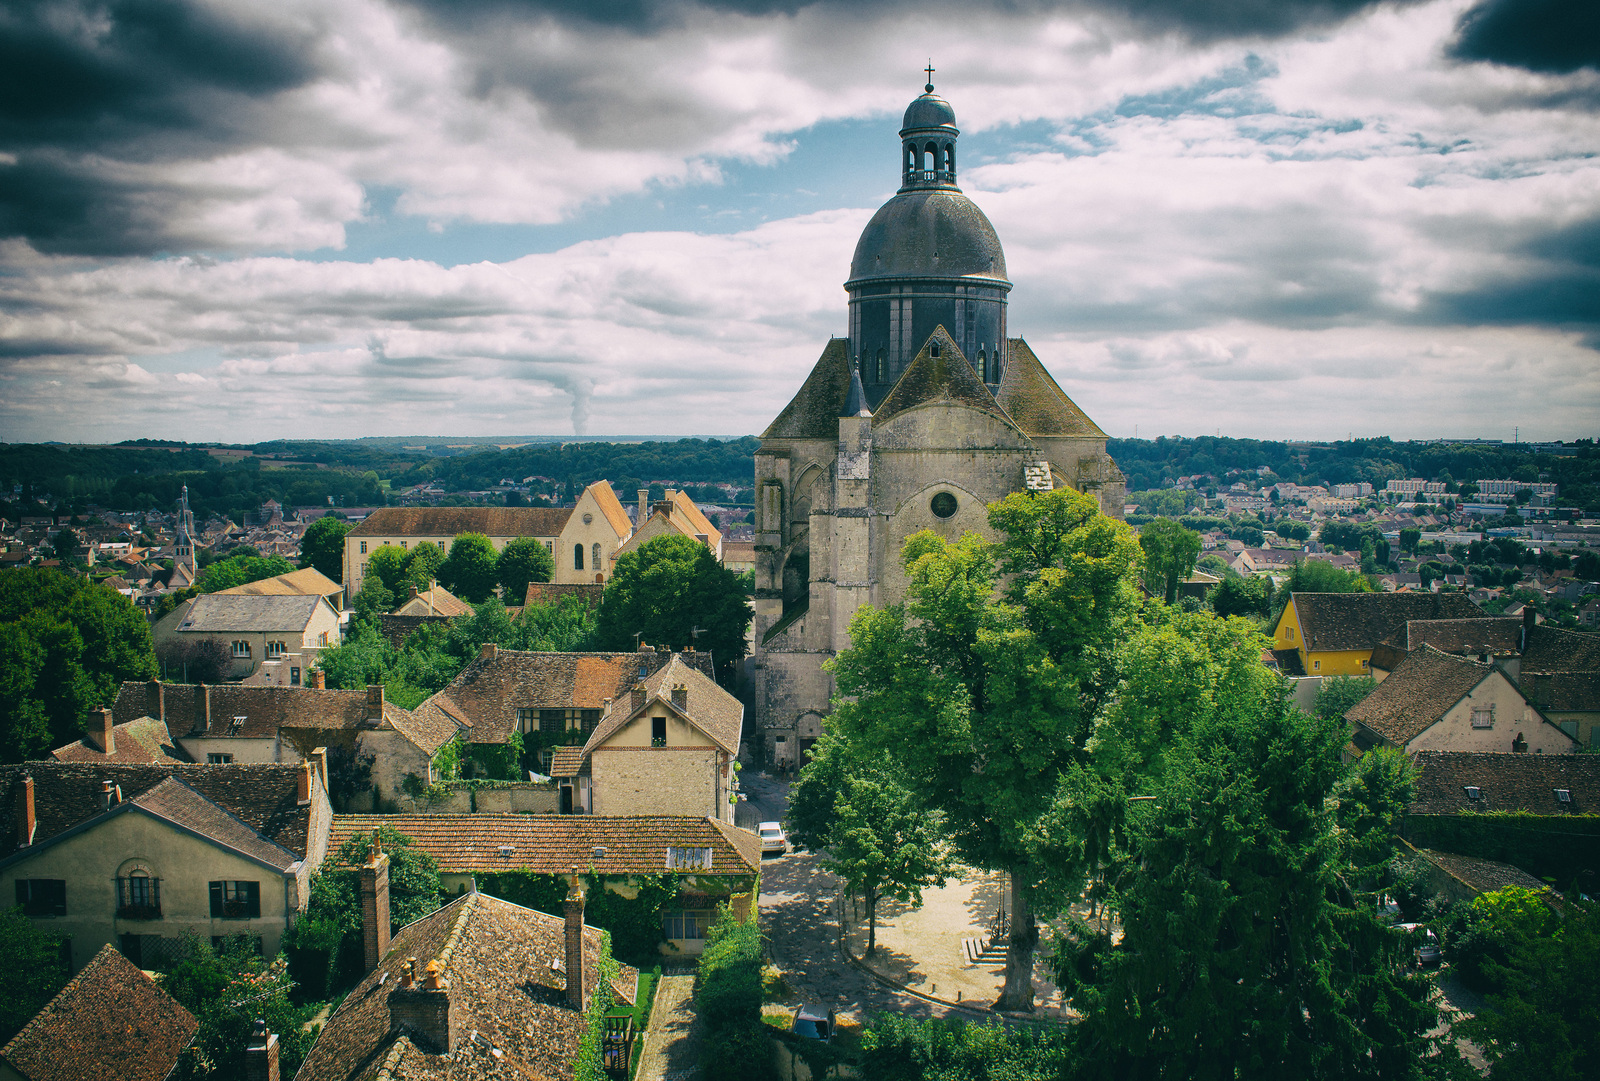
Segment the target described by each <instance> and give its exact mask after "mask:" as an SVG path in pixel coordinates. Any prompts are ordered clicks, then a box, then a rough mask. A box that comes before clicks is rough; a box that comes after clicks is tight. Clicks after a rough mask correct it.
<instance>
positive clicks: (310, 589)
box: [217, 567, 344, 611]
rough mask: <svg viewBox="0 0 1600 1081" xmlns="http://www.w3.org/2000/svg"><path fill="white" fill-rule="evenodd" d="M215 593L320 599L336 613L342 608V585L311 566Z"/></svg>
mask: <svg viewBox="0 0 1600 1081" xmlns="http://www.w3.org/2000/svg"><path fill="white" fill-rule="evenodd" d="M217 594H218V595H219V596H239V597H309V596H316V597H324V598H326V599H327V601H328V604H329V605H330V606H331V607H332V608H333V610H334V611H339V610H340V609H341V607H342V606H343V600H344V586H342V585H340V584H339V583H338V582H335V581H334V580H333V579H332V578H329V577H328V576H327V575H326V574H323V573H322V572H321V571H319V570H317V569H316V568H315V567H302V568H301V569H300V570H297V571H290V572H289V573H288V574H280V575H278V576H276V577H274V578H263V579H261V580H260V581H259V582H246V583H244V584H243V585H239V586H229V587H228V588H227V589H219V590H217Z"/></svg>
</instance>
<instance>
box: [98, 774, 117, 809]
mask: <svg viewBox="0 0 1600 1081" xmlns="http://www.w3.org/2000/svg"><path fill="white" fill-rule="evenodd" d="M98 802H99V804H100V809H101V810H102V811H109V810H111V808H112V807H114V806H116V804H117V794H116V786H115V785H113V784H112V783H111V782H110V781H101V782H100V797H99V800H98Z"/></svg>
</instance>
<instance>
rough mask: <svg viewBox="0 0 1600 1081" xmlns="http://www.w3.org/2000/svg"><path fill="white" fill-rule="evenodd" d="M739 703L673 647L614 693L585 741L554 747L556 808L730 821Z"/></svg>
mask: <svg viewBox="0 0 1600 1081" xmlns="http://www.w3.org/2000/svg"><path fill="white" fill-rule="evenodd" d="M743 726H744V706H743V705H741V704H740V702H739V700H738V699H737V698H735V697H734V696H733V695H731V694H729V693H728V692H727V691H725V690H723V689H722V688H721V687H719V686H717V684H716V682H715V681H714V680H711V679H708V678H707V677H706V676H705V674H704V673H703V672H701V671H699V670H698V669H696V668H694V667H692V666H690V665H688V664H685V663H684V662H683V659H682V658H681V657H680V656H678V655H677V654H672V655H671V660H670V661H668V663H667V665H666V666H665V667H663V668H660V669H658V670H656V671H655V672H653V673H651V674H650V675H649V676H648V677H646V678H645V679H642V680H639V681H638V682H636V683H635V684H634V685H633V686H632V688H630V689H629V691H628V693H627V694H625V695H621V696H618V697H616V698H614V699H612V700H611V702H610V703H609V704H608V705H607V707H606V709H605V712H604V713H603V714H602V715H601V718H600V721H599V723H598V724H597V725H596V726H595V729H594V731H593V732H592V733H591V734H590V735H589V738H588V740H587V741H586V742H585V743H584V745H583V747H582V748H572V747H563V748H560V749H558V750H557V751H556V752H555V755H554V760H553V762H552V765H551V768H550V775H551V776H552V777H553V778H554V779H555V781H556V783H557V784H559V785H560V786H561V809H562V810H563V811H564V812H579V813H588V814H597V815H658V814H675V815H695V816H699V815H705V816H709V817H711V818H715V819H718V820H719V821H722V822H725V823H727V824H729V825H732V824H733V809H734V803H733V797H734V793H735V789H736V787H737V784H736V779H735V776H734V759H735V758H737V757H738V754H739V741H740V738H741V735H742V730H743Z"/></svg>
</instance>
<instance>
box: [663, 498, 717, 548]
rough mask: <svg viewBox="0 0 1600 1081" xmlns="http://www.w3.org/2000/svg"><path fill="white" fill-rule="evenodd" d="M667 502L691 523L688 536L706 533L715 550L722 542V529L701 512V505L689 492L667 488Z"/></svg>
mask: <svg viewBox="0 0 1600 1081" xmlns="http://www.w3.org/2000/svg"><path fill="white" fill-rule="evenodd" d="M666 494H667V502H669V503H671V504H672V509H673V512H674V514H675V515H680V516H682V517H683V518H684V519H685V520H687V521H688V523H689V532H688V533H687V536H690V537H694V536H699V535H701V534H704V535H705V536H707V537H709V538H710V539H711V547H712V549H713V550H715V549H716V548H718V547H720V545H721V544H722V531H721V530H719V529H718V528H717V527H716V526H714V525H712V524H711V519H709V518H707V517H706V516H705V515H704V514H702V513H701V512H700V507H699V505H698V504H697V503H695V501H694V500H692V499H690V498H689V496H688V494H687V493H685V492H680V491H678V490H676V489H673V488H669V489H667V493H666Z"/></svg>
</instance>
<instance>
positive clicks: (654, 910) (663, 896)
mask: <svg viewBox="0 0 1600 1081" xmlns="http://www.w3.org/2000/svg"><path fill="white" fill-rule="evenodd" d="M593 881H594V884H593V885H592V887H591V889H590V890H589V892H588V895H587V901H586V903H585V905H584V910H583V921H584V922H585V923H587V924H589V925H590V926H591V927H600V928H603V929H604V930H605V931H606V932H608V933H609V934H610V935H611V943H612V948H613V949H614V950H615V951H616V954H617V956H618V957H620V958H621V959H622V960H623V961H626V962H627V963H628V964H630V965H633V966H635V967H637V968H641V969H642V968H645V967H647V966H649V965H651V964H654V963H655V962H656V961H657V960H658V959H659V958H660V956H661V951H660V949H659V947H660V945H661V942H662V937H661V936H662V926H661V913H662V910H663V909H666V908H672V907H676V905H677V900H678V890H679V887H680V886H681V884H682V879H681V878H680V877H679V876H678V875H676V874H673V873H670V872H663V873H661V874H655V875H635V876H633V877H631V878H630V879H629V881H628V885H629V887H630V892H633V893H634V896H632V897H625V896H623V895H622V894H620V893H614V892H613V891H611V890H608V889H606V888H605V886H604V884H603V882H602V881H601V880H599V879H598V878H596V879H594V880H593ZM478 889H479V891H480V892H482V893H487V894H489V895H490V896H493V897H499V898H500V899H501V900H504V901H510V902H511V903H512V904H515V905H521V906H522V907H523V908H531V909H534V910H536V911H538V912H547V913H549V914H550V915H552V916H560V915H562V913H563V909H562V905H561V902H562V900H563V899H564V898H565V897H566V895H567V882H566V878H565V877H564V876H562V875H552V874H539V873H537V872H534V871H523V870H517V871H495V872H492V873H489V874H483V875H479V876H478Z"/></svg>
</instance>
